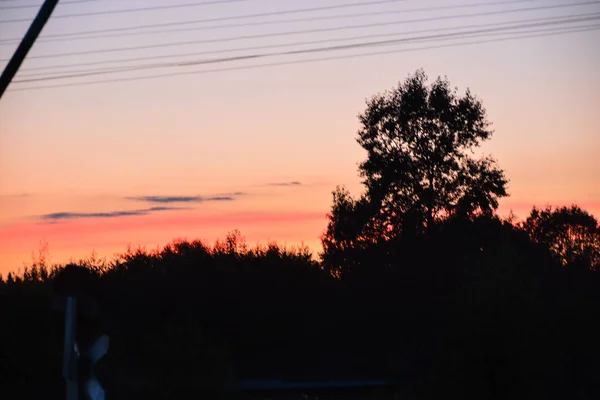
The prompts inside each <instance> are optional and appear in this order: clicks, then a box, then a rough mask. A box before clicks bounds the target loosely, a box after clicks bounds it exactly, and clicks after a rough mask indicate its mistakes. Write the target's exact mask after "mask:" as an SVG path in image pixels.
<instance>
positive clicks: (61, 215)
mask: <svg viewBox="0 0 600 400" xmlns="http://www.w3.org/2000/svg"><path fill="white" fill-rule="evenodd" d="M184 209H185V208H180V207H152V208H146V209H141V210H124V211H108V212H95V213H73V212H57V213H51V214H44V215H40V216H39V217H38V218H39V219H42V220H45V221H61V220H70V219H81V218H118V217H130V216H136V215H148V214H150V213H153V212H159V211H172V210H184Z"/></svg>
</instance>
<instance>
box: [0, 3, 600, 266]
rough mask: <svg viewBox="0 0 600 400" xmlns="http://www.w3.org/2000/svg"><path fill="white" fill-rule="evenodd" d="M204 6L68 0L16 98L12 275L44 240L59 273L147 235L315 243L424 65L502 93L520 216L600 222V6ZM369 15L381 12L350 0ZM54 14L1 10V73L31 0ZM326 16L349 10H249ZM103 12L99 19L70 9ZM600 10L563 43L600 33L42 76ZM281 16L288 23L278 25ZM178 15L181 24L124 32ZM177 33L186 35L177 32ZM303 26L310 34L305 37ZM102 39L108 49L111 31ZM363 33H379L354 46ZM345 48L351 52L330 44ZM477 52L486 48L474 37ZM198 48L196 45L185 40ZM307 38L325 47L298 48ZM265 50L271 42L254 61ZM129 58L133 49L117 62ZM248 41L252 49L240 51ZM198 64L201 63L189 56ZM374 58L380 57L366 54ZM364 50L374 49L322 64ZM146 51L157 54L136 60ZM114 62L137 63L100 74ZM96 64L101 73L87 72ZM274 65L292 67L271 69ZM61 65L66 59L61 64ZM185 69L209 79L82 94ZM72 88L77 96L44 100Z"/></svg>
mask: <svg viewBox="0 0 600 400" xmlns="http://www.w3.org/2000/svg"><path fill="white" fill-rule="evenodd" d="M61 3H63V4H61ZM77 3H80V4H77ZM201 3H215V2H210V1H208V0H204V1H203V2H202V1H192V0H173V1H167V0H145V1H142V0H127V1H115V0H97V1H83V0H64V1H63V0H61V1H60V2H59V5H58V6H57V8H56V10H55V12H54V15H53V18H51V20H50V21H49V22H48V24H47V26H46V28H45V29H44V31H43V32H42V35H41V36H40V38H39V42H38V43H36V44H35V45H34V47H33V49H32V50H31V52H30V53H29V56H28V58H27V59H26V61H25V62H24V63H23V65H22V67H21V71H20V72H19V74H18V75H17V76H16V77H15V79H14V81H13V84H12V85H11V86H10V88H9V91H8V92H7V93H5V94H4V96H3V97H2V99H0V273H2V274H5V273H6V272H8V271H10V270H16V269H18V268H21V267H22V266H23V262H28V261H30V260H31V253H32V252H35V251H37V249H38V247H39V245H40V242H46V243H47V244H48V248H49V252H50V256H51V260H52V261H53V262H64V261H67V260H69V258H70V257H73V258H75V259H77V258H79V257H82V256H86V255H89V254H90V253H91V252H92V250H94V251H95V252H96V253H97V254H99V255H100V256H107V257H109V258H110V257H111V256H112V255H113V254H114V253H116V252H121V251H124V250H125V248H126V246H127V244H129V243H131V244H132V245H134V246H135V245H142V246H146V247H148V248H154V247H156V246H159V245H164V244H166V243H168V242H169V241H171V240H172V239H175V238H189V239H194V238H200V239H205V240H207V241H209V242H213V241H214V240H215V239H217V238H223V237H224V236H225V235H226V233H227V232H228V231H230V230H233V229H240V230H241V232H242V234H243V235H244V236H245V237H246V239H247V241H248V242H249V243H250V244H254V243H263V244H266V243H267V242H268V241H271V240H276V241H278V242H279V243H282V244H284V243H287V244H290V245H291V244H294V245H295V244H299V243H300V242H304V243H305V244H307V245H309V246H311V247H312V248H313V249H315V250H316V249H318V246H319V239H318V237H319V235H320V234H321V232H322V231H323V230H324V228H325V225H326V219H325V215H326V213H327V212H328V210H329V206H330V203H331V191H332V190H333V189H334V188H335V186H336V185H339V184H344V185H347V187H348V188H349V189H350V190H351V192H353V193H355V194H359V193H360V191H361V185H360V182H359V178H358V176H357V163H358V162H360V161H361V160H362V159H363V157H364V152H363V150H362V149H361V148H360V146H359V145H358V144H357V143H356V141H355V137H356V131H357V129H358V119H357V115H358V114H359V113H360V112H362V111H363V110H364V107H365V99H366V98H368V97H370V96H372V95H374V94H376V93H378V92H382V91H384V90H387V89H390V88H392V87H393V86H394V85H396V84H397V82H398V81H400V80H404V79H405V78H406V77H407V76H408V74H409V73H413V72H414V71H415V70H416V69H417V68H421V67H422V68H423V69H424V70H425V72H426V73H427V74H428V75H429V77H430V78H432V79H433V78H435V77H437V76H438V75H446V76H447V77H448V79H449V80H450V82H451V84H453V85H455V86H457V87H458V88H459V90H461V91H464V90H465V89H466V88H467V87H468V88H470V89H471V90H472V91H473V92H474V93H475V94H476V95H477V96H478V97H479V98H480V99H481V100H482V101H483V104H484V106H485V107H486V109H487V111H488V117H489V119H490V121H491V122H492V123H493V128H494V131H495V134H494V136H493V138H492V140H491V141H490V142H489V143H486V144H485V146H483V148H482V149H481V153H482V154H483V153H491V154H492V155H493V156H494V157H495V158H496V159H497V160H498V162H499V165H500V166H501V167H502V168H503V169H504V170H505V171H506V174H507V176H508V178H509V179H510V183H509V192H510V197H509V198H507V199H505V200H503V201H502V203H501V210H500V212H501V213H503V214H506V213H508V211H509V210H511V209H512V210H513V211H514V212H515V213H516V214H517V215H518V216H521V217H522V216H524V215H526V214H527V212H528V211H529V210H530V209H531V207H532V206H533V205H538V206H544V205H546V204H552V205H564V204H571V203H577V204H579V205H580V206H582V207H583V208H584V209H587V210H588V211H590V212H592V213H594V214H595V216H596V217H600V100H599V97H598V94H599V93H600V76H599V71H600V46H599V45H598V43H600V30H599V29H598V27H599V26H600V25H598V24H600V21H598V19H596V20H594V19H591V18H592V17H593V16H594V15H600V2H597V1H582V2H576V1H575V0H573V1H567V0H554V1H553V0H538V1H520V2H517V1H509V0H505V1H504V2H501V1H491V0H489V1H477V0H468V1H467V0H450V1H432V0H427V1H417V0H405V1H387V2H382V1H374V0H369V1H350V0H321V1H317V0H304V1H299V0H297V1H292V0H277V1H276V0H247V1H231V2H224V1H223V2H221V3H222V4H204V5H199V4H201ZM351 3H361V4H363V5H362V6H360V7H359V6H348V7H347V6H346V5H348V4H351ZM368 3H372V4H370V5H368ZM502 3H503V4H502ZM40 4H41V1H40V0H31V1H30V0H18V1H17V0H9V1H6V2H5V1H3V2H1V3H0V59H2V61H1V62H0V63H1V64H0V67H2V68H3V67H4V66H5V65H6V63H7V60H8V59H9V58H10V57H11V56H12V53H13V51H14V50H15V48H16V46H17V44H16V42H15V39H19V38H21V37H22V36H23V34H24V33H25V31H26V30H27V28H28V26H29V22H27V21H31V19H32V18H33V17H34V16H35V14H36V12H37V8H35V7H31V8H12V7H16V6H24V5H33V6H38V7H39V5H40ZM184 4H187V5H188V6H186V7H183V6H182V7H172V8H163V9H154V10H136V11H128V12H121V13H112V12H106V11H111V10H125V9H138V8H150V7H154V6H159V7H160V6H165V5H171V6H172V5H184ZM365 4H366V5H365ZM334 6H339V7H337V8H336V7H334ZM324 7H330V8H329V9H327V10H315V11H312V12H290V13H287V14H286V13H281V14H279V15H271V16H262V17H253V18H230V17H233V16H248V15H251V14H264V13H270V12H273V13H274V12H279V11H285V10H301V9H310V8H324ZM511 10H519V11H511ZM401 11H403V12H401ZM90 13H92V14H94V13H95V15H79V16H70V17H68V16H66V15H67V14H90ZM376 13H378V15H368V14H376ZM344 15H352V16H351V17H342V16H344ZM468 15H471V16H470V17H469V16H468ZM582 15H589V16H591V17H590V19H589V20H586V21H584V22H578V23H577V24H565V25H556V26H537V27H531V28H527V29H530V30H531V32H534V33H535V34H537V35H539V34H540V33H544V34H546V33H548V32H542V30H544V29H546V30H551V29H554V30H556V29H559V28H560V29H565V28H573V27H594V26H595V27H596V28H595V30H592V29H587V30H585V31H579V32H569V33H565V32H562V33H561V34H552V35H546V36H536V37H520V38H518V39H514V35H515V33H514V32H512V33H507V32H504V33H502V32H500V33H498V34H496V35H489V34H488V35H487V36H482V37H476V38H475V37H469V36H467V37H454V38H452V37H450V38H448V37H445V38H444V37H440V38H435V39H430V40H427V41H426V40H423V41H407V42H403V43H394V44H388V45H380V46H377V47H374V48H363V47H361V48H352V49H343V50H327V51H322V52H317V53H315V54H313V53H305V54H296V55H281V54H280V55H272V56H265V57H263V56H261V57H258V58H257V59H247V60H237V61H224V62H222V63H214V64H211V65H191V66H190V65H188V66H169V67H164V68H152V69H148V70H136V71H129V72H127V71H125V72H120V73H114V74H104V72H102V73H99V74H98V75H94V76H84V77H78V78H69V79H55V80H44V81H29V82H28V80H31V79H37V78H40V77H44V76H47V75H52V74H57V75H62V74H70V73H74V74H78V73H81V72H82V71H83V72H87V71H91V70H99V69H104V70H106V68H113V67H115V66H116V67H119V66H121V67H122V66H132V65H141V64H155V63H168V62H173V61H198V60H207V59H215V58H223V57H231V56H232V55H236V56H237V55H242V54H243V55H248V54H257V53H259V54H265V53H278V52H283V51H288V50H296V49H313V48H320V47H328V46H337V45H346V44H349V43H358V42H372V41H380V40H389V39H395V38H401V37H422V36H428V35H432V34H440V32H441V33H443V34H447V33H448V32H460V31H465V30H477V29H480V30H481V29H482V28H486V27H493V26H498V25H499V24H501V23H506V24H518V23H519V21H527V23H530V22H532V20H535V19H539V20H543V21H548V20H550V19H549V18H550V17H556V18H560V17H565V16H579V17H578V18H580V17H581V16H582ZM450 16H454V17H450ZM325 17H331V18H325ZM219 18H220V19H221V21H215V22H210V23H198V22H196V23H193V24H192V23H189V24H176V23H178V22H187V21H199V20H206V19H219ZM225 18H228V19H225ZM269 21H287V22H285V23H280V22H277V23H275V22H273V23H264V22H269ZM167 23H169V24H171V23H172V25H169V26H168V27H152V28H146V29H145V30H141V29H140V30H117V31H107V30H110V29H119V28H123V27H132V26H139V25H155V24H167ZM223 25H226V27H221V28H216V27H217V26H223ZM241 25H244V26H241ZM357 25H358V26H362V27H356V26H357ZM352 26H354V27H356V28H351V27H352ZM202 27H203V28H202ZM210 27H212V28H210ZM184 28H193V29H194V30H190V29H188V30H183V29H184ZM200 28H202V29H200ZM330 28H336V29H330ZM337 28H340V29H337ZM341 28H344V29H341ZM173 29H176V30H178V31H176V32H165V30H173ZM437 29H440V30H442V31H435V30H437ZM82 31H101V32H96V33H94V34H92V36H94V37H92V38H87V39H82V36H57V37H52V36H51V35H60V34H63V33H71V32H82ZM157 31H160V32H158V33H156V32H157ZM298 31H311V32H300V33H290V32H298ZM424 31H427V32H428V33H423V32H424ZM111 32H112V33H111ZM136 32H137V33H139V32H146V33H145V34H139V35H133V34H132V33H136ZM148 32H155V33H148ZM284 32H288V33H286V34H283V33H284ZM524 32H527V30H522V31H521V32H520V33H519V34H520V35H521V36H522V35H523V34H524ZM275 33H276V34H277V35H270V34H275ZM534 33H531V34H534ZM553 33H556V31H554V32H553ZM103 35H104V36H107V35H108V37H98V36H103ZM259 35H262V36H261V37H256V36H259ZM367 35H379V36H378V37H373V38H370V39H369V38H366V36H367ZM384 35H387V36H384ZM240 36H247V37H246V38H240ZM248 36H250V37H248ZM351 37H364V38H363V39H356V40H342V39H349V38H351ZM511 37H513V40H503V41H492V40H496V39H506V38H511ZM57 38H58V39H57ZM330 39H335V40H337V41H330V42H326V43H325V42H324V43H318V41H327V40H330ZM209 41H211V42H209ZM473 41H480V43H475V44H465V43H467V42H473ZM180 42H188V44H178V45H175V44H174V43H180ZM189 42H193V43H189ZM298 42H313V43H312V44H303V45H294V43H298ZM163 44H164V46H163ZM167 44H169V45H167ZM149 46H153V47H151V48H148V47H149ZM261 46H263V47H264V46H270V48H266V49H262V50H261V49H251V48H255V47H261ZM276 46H277V47H276ZM131 47H145V48H142V49H139V48H137V49H131ZM119 48H121V49H123V48H128V49H127V50H122V51H115V50H116V49H119ZM232 49H234V50H235V49H237V50H235V51H231V52H226V50H232ZM103 50H111V51H103ZM385 52H387V54H381V53H385ZM72 53H84V54H72ZM190 53H195V54H194V55H187V56H182V55H181V54H190ZM198 53H205V55H199V54H198ZM209 53H210V54H209ZM369 53H379V54H376V55H370V56H365V54H369ZM349 55H360V57H352V58H351V57H346V58H338V59H331V60H321V61H315V62H305V61H306V60H310V59H322V58H328V57H329V58H331V57H338V56H349ZM162 56H164V57H162ZM168 56H170V57H168ZM152 57H161V58H157V59H152ZM131 58H147V60H145V61H140V60H135V61H123V60H126V59H131ZM106 60H117V61H119V62H118V63H113V64H108V63H105V64H91V63H95V62H103V61H106ZM82 63H83V64H87V65H79V66H78V65H77V64H82ZM273 63H283V64H282V65H265V64H273ZM285 63H287V64H285ZM49 66H60V67H57V68H48V69H43V68H46V67H49ZM242 66H254V67H252V68H238V67H242ZM258 66H259V67H258ZM227 68H229V70H227ZM215 70H218V71H215ZM198 71H208V72H205V73H195V72H198ZM179 72H186V73H187V72H190V73H189V74H182V75H175V76H170V77H155V78H152V79H143V80H134V81H113V82H103V83H98V84H91V85H83V84H81V83H85V82H92V81H104V80H115V79H119V78H124V77H141V76H152V75H160V74H168V73H179ZM192 72H194V73H192ZM42 73H43V74H46V75H43V74H42ZM19 81H22V82H19ZM60 85H70V86H63V87H53V88H44V89H39V88H40V87H45V86H60ZM25 88H28V89H27V90H24V89H25ZM36 88H38V89H36Z"/></svg>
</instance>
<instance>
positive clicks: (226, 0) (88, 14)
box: [0, 0, 248, 24]
mask: <svg viewBox="0 0 600 400" xmlns="http://www.w3.org/2000/svg"><path fill="white" fill-rule="evenodd" d="M243 1H248V0H212V1H204V2H200V3H184V4H169V5H166V6H152V7H139V8H125V9H121V10H106V11H94V12H86V13H78V14H61V15H57V16H55V17H54V19H57V18H75V17H91V16H98V15H109V14H123V13H130V12H140V11H158V10H167V9H174V8H188V7H202V6H211V5H215V4H225V3H239V2H243ZM15 22H29V18H18V19H7V20H0V24H7V23H15Z"/></svg>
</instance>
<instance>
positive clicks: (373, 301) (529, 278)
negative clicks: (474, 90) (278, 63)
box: [0, 72, 600, 400]
mask: <svg viewBox="0 0 600 400" xmlns="http://www.w3.org/2000/svg"><path fill="white" fill-rule="evenodd" d="M483 117H484V113H483V109H482V107H481V105H480V104H479V103H478V102H477V101H476V100H475V99H474V98H473V97H471V95H470V94H467V95H466V96H463V97H458V96H456V94H455V93H454V92H453V91H450V89H449V86H448V83H447V82H445V81H442V80H438V81H436V82H435V83H434V84H433V85H432V86H431V87H430V88H427V87H425V85H424V75H423V74H422V73H420V72H418V73H417V74H416V75H415V76H414V77H412V78H410V79H409V80H408V81H407V82H405V83H404V84H403V85H400V87H399V88H398V90H396V91H394V92H393V93H391V94H386V95H384V96H380V97H376V98H374V99H373V100H372V101H371V102H370V103H369V108H368V110H367V112H366V114H365V115H364V116H363V117H362V121H363V125H364V129H363V131H361V133H360V136H361V139H360V141H361V144H362V145H363V146H364V147H365V148H367V149H368V150H369V151H370V153H369V154H370V156H369V157H370V158H369V159H368V161H367V162H365V163H363V164H362V165H361V170H362V171H363V176H364V177H365V185H366V186H367V194H366V195H365V196H363V197H361V198H359V199H358V200H354V199H352V198H351V196H350V194H349V193H348V192H347V191H346V190H345V189H343V188H339V189H338V190H337V191H336V192H335V193H334V204H333V207H332V212H331V216H330V223H329V227H328V231H327V233H326V235H325V236H324V244H325V254H324V259H323V261H322V262H317V261H315V260H314V259H313V257H312V255H311V254H310V252H309V251H308V249H305V248H299V249H284V248H281V247H279V246H277V245H276V244H272V245H269V246H267V247H256V248H248V246H246V244H245V243H244V240H243V238H242V237H241V235H240V234H239V232H233V233H231V234H230V235H228V236H227V238H226V239H225V240H224V241H219V242H217V243H216V244H215V245H213V246H209V245H206V244H204V243H202V242H200V241H192V242H189V241H182V240H177V241H174V242H173V243H171V244H169V245H168V246H166V247H164V248H163V249H161V250H156V251H146V250H143V249H131V248H130V249H128V250H127V251H126V252H125V253H124V254H122V255H120V256H118V257H117V258H116V259H115V260H114V261H111V262H106V261H105V260H99V259H97V258H96V257H94V256H92V257H90V258H88V259H85V260H81V261H80V262H78V263H77V265H79V266H83V267H85V268H86V269H87V271H88V272H89V273H88V274H87V275H86V279H89V280H88V281H87V283H86V285H87V286H86V289H85V293H84V294H86V295H88V296H89V297H95V298H96V299H97V301H98V307H97V311H98V313H97V315H96V317H95V324H96V325H94V326H95V329H98V330H101V331H103V332H106V333H107V334H108V335H109V336H110V338H111V346H110V350H109V353H108V354H107V356H106V357H105V358H104V359H102V360H101V362H100V363H99V365H98V368H97V374H98V376H99V378H100V380H101V381H102V382H103V384H104V386H105V387H106V390H107V398H108V399H111V400H116V399H128V400H129V399H145V400H147V399H175V398H215V399H218V398H223V399H234V398H245V396H246V395H247V394H245V393H241V392H240V391H239V390H237V389H236V382H239V381H240V380H241V379H243V380H247V379H260V380H265V379H283V380H308V381H314V380H368V379H387V380H389V381H391V382H392V383H393V386H394V387H393V389H392V390H389V388H388V389H385V390H383V389H382V390H380V391H376V392H374V393H367V394H365V393H360V396H361V397H359V394H356V396H354V394H353V393H346V394H343V395H340V396H342V397H338V398H345V399H349V398H371V399H384V398H407V399H409V398H410V399H438V398H461V399H514V398H536V399H537V398H539V399H560V400H563V399H565V398H569V399H597V398H600V347H599V346H600V344H599V341H598V337H600V325H599V324H598V323H597V321H596V311H597V310H598V309H599V308H600V290H599V289H600V276H599V275H598V274H599V273H600V271H598V268H597V260H598V257H599V256H600V255H599V252H598V225H597V222H596V220H595V219H594V218H593V217H591V216H590V215H589V214H588V213H586V212H585V211H583V210H580V209H579V208H576V207H571V208H568V209H567V208H564V209H558V210H554V211H552V210H551V209H548V210H544V211H538V210H534V211H533V212H532V214H531V216H530V217H529V218H528V219H527V220H526V221H525V222H524V223H522V224H519V223H514V222H513V221H510V220H503V219H501V218H499V217H498V216H496V215H495V214H494V212H493V210H494V209H495V207H496V205H497V203H496V201H497V198H498V197H500V196H503V195H504V194H505V192H504V185H505V182H506V181H505V180H504V177H503V174H502V173H501V171H500V170H498V169H497V168H496V167H495V166H494V165H493V163H492V162H491V161H482V162H479V163H478V162H476V161H469V160H470V159H469V158H468V156H467V155H466V153H465V154H463V153H464V152H466V150H468V148H469V147H471V146H473V145H475V144H476V143H478V142H479V141H480V140H484V139H486V138H488V137H489V134H490V132H489V131H488V130H487V123H486V122H484V118H483ZM415 124H417V125H415ZM398 127H399V128H398ZM389 138H392V139H389ZM384 139H385V140H384ZM388 139H389V140H388ZM405 145H406V146H417V147H421V148H425V149H427V150H419V152H414V151H413V150H411V151H410V152H407V153H406V152H403V151H399V152H388V153H385V152H382V151H380V150H378V149H380V148H384V147H385V148H387V146H399V147H402V146H405ZM439 146H441V148H440V147H439ZM386 151H387V150H386ZM377 154H380V155H381V157H382V158H381V159H377V157H375V155H377ZM392 156H394V157H396V156H398V157H399V158H397V159H396V158H392ZM419 157H430V158H437V161H435V163H434V164H429V161H424V160H422V159H420V158H419ZM384 158H385V160H387V161H383V159H384ZM394 163H397V165H396V167H399V166H402V167H409V168H412V169H410V171H412V172H411V174H412V175H411V176H413V175H414V176H417V177H419V178H418V179H421V181H419V182H421V183H419V184H418V185H416V186H415V185H413V186H410V185H409V184H410V182H409V181H411V179H412V178H410V177H407V176H404V175H402V174H399V175H398V174H396V173H395V172H393V171H394V168H395V167H394V165H395V164H394ZM430 165H437V167H435V168H434V170H435V171H434V172H433V174H432V175H428V174H429V172H428V171H429V168H428V166H430ZM436 168H437V169H436ZM436 171H437V172H436ZM440 171H442V172H440ZM436 174H438V175H436ZM447 176H453V177H454V178H452V179H449V180H446V177H447ZM430 177H433V179H432V180H431V181H430V179H429V178H430ZM467 177H470V178H468V179H467ZM431 182H433V183H431ZM453 182H454V183H453ZM406 185H409V186H408V189H407V188H406V187H407V186H406ZM434 189H435V190H434ZM438 190H439V191H438ZM374 199H377V201H374ZM382 210H383V211H382ZM375 216H377V218H375ZM394 218H397V221H396V222H394V220H393V219H394ZM407 221H411V223H410V224H407ZM396 223H398V224H400V225H399V227H396V225H395V224H396ZM390 226H392V227H395V228H394V229H389V227H390ZM407 226H408V227H412V228H414V229H412V228H411V229H408V228H407ZM417 228H418V229H417ZM332 249H335V251H329V250H332ZM63 268H64V267H63V266H54V267H51V266H49V265H48V262H47V261H46V259H45V258H44V257H43V255H40V257H39V259H38V260H37V261H36V262H35V263H34V264H33V265H32V266H31V267H30V268H28V269H26V270H25V271H24V272H23V273H21V274H14V273H11V274H9V275H8V276H7V277H6V278H5V279H4V280H0V318H1V319H0V321H1V326H0V398H2V399H40V398H43V399H61V398H64V383H63V380H62V378H61V363H62V359H61V358H62V344H63V343H62V335H63V321H62V317H61V314H60V313H58V312H56V311H54V310H53V308H52V304H53V293H54V292H55V290H57V289H60V288H61V287H64V285H63V284H62V283H61V282H60V278H58V279H57V277H58V276H59V275H58V274H59V273H60V272H61V271H63ZM394 395H395V396H397V397H393V396H394ZM284 398H302V397H298V396H295V397H294V396H292V395H289V396H287V397H285V396H284ZM304 398H306V397H304ZM320 398H329V397H325V396H322V397H320ZM332 398H333V397H332Z"/></svg>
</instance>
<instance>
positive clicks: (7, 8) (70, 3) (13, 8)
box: [0, 0, 106, 11]
mask: <svg viewBox="0 0 600 400" xmlns="http://www.w3.org/2000/svg"><path fill="white" fill-rule="evenodd" d="M14 1H17V0H14ZM97 1H98V0H79V1H61V2H60V3H59V5H61V6H64V5H73V4H80V3H95V2H97ZM103 1H106V0H103ZM4 2H5V1H0V4H1V3H4ZM25 8H40V5H39V4H31V5H19V6H2V7H0V11H2V10H18V9H25Z"/></svg>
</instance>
